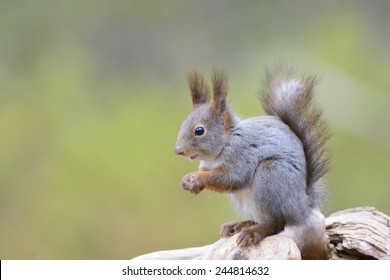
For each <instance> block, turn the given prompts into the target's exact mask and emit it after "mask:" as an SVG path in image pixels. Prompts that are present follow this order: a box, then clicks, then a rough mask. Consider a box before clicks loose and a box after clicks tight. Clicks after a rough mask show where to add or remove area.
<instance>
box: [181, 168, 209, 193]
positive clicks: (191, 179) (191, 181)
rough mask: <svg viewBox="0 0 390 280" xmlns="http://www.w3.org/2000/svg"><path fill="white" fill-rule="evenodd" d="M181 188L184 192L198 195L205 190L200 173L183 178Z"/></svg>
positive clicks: (193, 173) (189, 174) (192, 173)
mask: <svg viewBox="0 0 390 280" xmlns="http://www.w3.org/2000/svg"><path fill="white" fill-rule="evenodd" d="M181 186H182V188H183V189H184V190H186V191H190V192H191V193H193V194H198V193H200V192H201V191H202V190H203V189H204V187H205V186H204V185H203V184H202V183H201V182H200V181H199V173H198V172H191V173H188V174H187V175H185V176H184V177H183V179H182V180H181Z"/></svg>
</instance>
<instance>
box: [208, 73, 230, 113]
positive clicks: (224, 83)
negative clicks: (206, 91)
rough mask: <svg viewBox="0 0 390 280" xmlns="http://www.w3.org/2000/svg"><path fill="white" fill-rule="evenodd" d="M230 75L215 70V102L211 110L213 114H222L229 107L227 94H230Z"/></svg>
mask: <svg viewBox="0 0 390 280" xmlns="http://www.w3.org/2000/svg"><path fill="white" fill-rule="evenodd" d="M228 80H229V77H228V75H227V74H226V73H225V72H224V71H223V70H221V69H218V68H214V70H213V72H212V74H211V81H212V83H213V93H214V96H213V101H212V105H211V110H212V112H213V113H222V112H224V111H225V110H226V107H227V101H226V97H227V93H228Z"/></svg>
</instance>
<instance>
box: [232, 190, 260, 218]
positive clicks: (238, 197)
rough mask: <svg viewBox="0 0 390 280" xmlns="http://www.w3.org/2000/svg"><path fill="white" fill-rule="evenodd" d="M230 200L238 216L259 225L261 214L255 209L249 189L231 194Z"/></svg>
mask: <svg viewBox="0 0 390 280" xmlns="http://www.w3.org/2000/svg"><path fill="white" fill-rule="evenodd" d="M231 199H232V201H233V203H234V205H235V206H236V208H237V210H238V212H239V213H240V214H242V215H243V216H244V217H245V218H247V219H249V220H253V221H255V222H256V223H261V213H260V210H259V209H258V208H257V207H256V203H255V201H254V199H253V194H252V191H251V188H249V187H246V188H243V189H242V190H240V191H236V192H234V193H232V194H231Z"/></svg>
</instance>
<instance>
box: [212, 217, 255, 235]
mask: <svg viewBox="0 0 390 280" xmlns="http://www.w3.org/2000/svg"><path fill="white" fill-rule="evenodd" d="M255 224H256V223H255V222H254V221H252V220H247V221H241V222H231V223H227V224H223V225H222V226H221V231H220V232H219V236H221V237H230V236H233V235H235V234H236V233H239V232H241V231H242V229H243V228H246V227H250V226H253V225H255Z"/></svg>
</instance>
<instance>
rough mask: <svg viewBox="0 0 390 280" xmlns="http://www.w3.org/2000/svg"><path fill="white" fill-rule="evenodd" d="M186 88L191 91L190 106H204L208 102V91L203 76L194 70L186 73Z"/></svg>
mask: <svg viewBox="0 0 390 280" xmlns="http://www.w3.org/2000/svg"><path fill="white" fill-rule="evenodd" d="M187 82H188V87H189V88H190V91H191V98H192V105H193V106H194V107H195V106H196V105H200V104H204V103H207V102H209V100H210V90H209V87H208V86H207V84H206V82H205V80H204V78H203V75H202V74H201V73H199V72H198V71H196V70H190V71H188V72H187Z"/></svg>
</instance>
